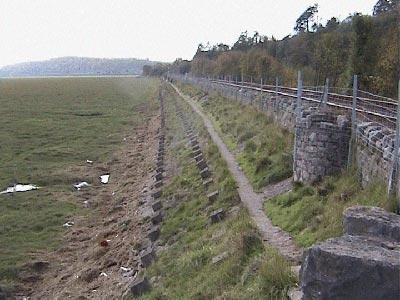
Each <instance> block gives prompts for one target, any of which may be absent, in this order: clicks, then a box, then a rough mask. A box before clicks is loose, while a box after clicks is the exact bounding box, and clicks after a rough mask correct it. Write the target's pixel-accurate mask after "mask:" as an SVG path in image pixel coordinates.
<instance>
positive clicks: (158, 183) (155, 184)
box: [154, 180, 163, 188]
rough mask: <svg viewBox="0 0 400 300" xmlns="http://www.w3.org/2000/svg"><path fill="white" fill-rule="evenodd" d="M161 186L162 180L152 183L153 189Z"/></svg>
mask: <svg viewBox="0 0 400 300" xmlns="http://www.w3.org/2000/svg"><path fill="white" fill-rule="evenodd" d="M162 185H163V182H162V180H159V181H156V182H155V183H154V187H155V188H160V187H162Z"/></svg>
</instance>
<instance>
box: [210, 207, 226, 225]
mask: <svg viewBox="0 0 400 300" xmlns="http://www.w3.org/2000/svg"><path fill="white" fill-rule="evenodd" d="M224 218H225V212H224V210H223V209H222V208H220V209H217V210H214V211H213V212H211V214H210V220H211V223H218V222H221V221H222V220H223V219H224Z"/></svg>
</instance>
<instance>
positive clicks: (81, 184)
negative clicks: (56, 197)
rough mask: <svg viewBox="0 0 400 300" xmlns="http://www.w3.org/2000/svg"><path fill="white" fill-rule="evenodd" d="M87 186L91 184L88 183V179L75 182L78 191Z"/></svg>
mask: <svg viewBox="0 0 400 300" xmlns="http://www.w3.org/2000/svg"><path fill="white" fill-rule="evenodd" d="M85 186H90V184H89V183H87V182H86V181H82V182H79V183H77V184H74V188H76V189H77V190H78V191H80V190H81V189H82V188H83V187H85Z"/></svg>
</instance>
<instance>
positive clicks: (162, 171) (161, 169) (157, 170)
mask: <svg viewBox="0 0 400 300" xmlns="http://www.w3.org/2000/svg"><path fill="white" fill-rule="evenodd" d="M164 171H165V170H164V167H158V168H157V169H156V172H157V173H164Z"/></svg>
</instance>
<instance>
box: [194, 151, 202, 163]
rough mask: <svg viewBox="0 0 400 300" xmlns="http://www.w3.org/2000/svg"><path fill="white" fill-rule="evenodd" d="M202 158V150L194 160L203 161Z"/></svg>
mask: <svg viewBox="0 0 400 300" xmlns="http://www.w3.org/2000/svg"><path fill="white" fill-rule="evenodd" d="M202 159H203V154H202V153H201V152H200V154H199V155H197V156H195V157H194V160H195V161H196V163H197V162H199V161H201V160H202Z"/></svg>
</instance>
